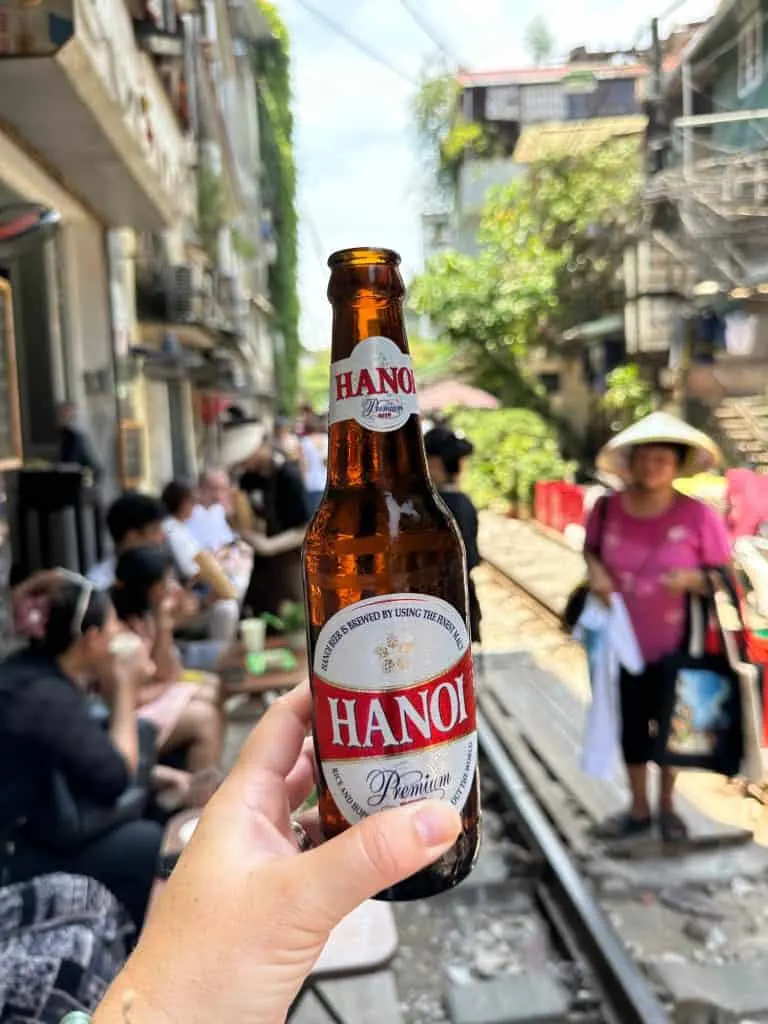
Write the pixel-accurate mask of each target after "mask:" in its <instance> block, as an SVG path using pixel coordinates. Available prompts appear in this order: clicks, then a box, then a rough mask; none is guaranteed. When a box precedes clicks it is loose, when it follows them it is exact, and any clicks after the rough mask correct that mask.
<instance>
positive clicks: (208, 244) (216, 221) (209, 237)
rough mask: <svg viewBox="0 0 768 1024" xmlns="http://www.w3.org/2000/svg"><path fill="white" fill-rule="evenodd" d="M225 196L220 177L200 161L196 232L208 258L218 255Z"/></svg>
mask: <svg viewBox="0 0 768 1024" xmlns="http://www.w3.org/2000/svg"><path fill="white" fill-rule="evenodd" d="M224 216H225V197H224V188H223V185H222V182H221V178H220V177H219V175H218V174H216V172H215V171H214V170H213V168H212V167H211V166H210V164H207V163H205V162H204V161H201V163H200V165H199V167H198V170H197V233H198V235H199V236H200V244H201V245H202V247H203V250H204V251H205V253H206V254H207V256H208V258H209V259H210V260H211V261H212V262H213V263H215V262H216V259H217V256H218V247H219V232H220V231H221V229H222V227H223V225H224Z"/></svg>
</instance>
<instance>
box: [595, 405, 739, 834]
mask: <svg viewBox="0 0 768 1024" xmlns="http://www.w3.org/2000/svg"><path fill="white" fill-rule="evenodd" d="M719 459H720V453H719V451H718V449H717V446H716V445H715V444H714V442H712V441H711V440H710V439H709V438H708V437H707V436H706V435H705V434H702V433H701V432H700V431H698V430H695V429H694V428H693V427H691V426H689V425H688V424H687V423H684V422H683V421H682V420H679V419H677V418H676V417H674V416H670V415H669V414H667V413H662V412H656V413H652V414H651V415H650V416H647V417H645V418H644V419H642V420H640V421H639V422H638V423H635V424H633V425H632V426H631V427H629V428H627V429H626V430H624V431H622V432H621V433H620V434H618V435H617V436H616V437H614V438H613V439H612V440H611V441H609V442H608V443H607V444H606V445H605V446H604V447H603V449H602V450H601V451H600V453H599V455H598V458H597V465H598V468H599V469H601V470H603V471H604V472H607V473H612V474H616V475H618V476H620V477H621V478H622V479H623V480H624V481H625V482H626V485H627V486H626V489H625V490H623V491H622V492H620V493H618V494H612V495H609V496H607V497H603V498H601V499H600V500H599V501H598V502H597V504H596V505H595V507H594V508H593V510H592V512H591V514H590V516H589V519H588V521H587V527H586V540H585V545H584V554H585V557H586V561H587V568H588V581H589V586H590V589H591V590H592V592H593V593H594V594H596V595H598V596H599V597H600V598H602V599H603V600H604V601H605V602H606V603H608V602H609V601H610V598H611V595H612V594H613V593H614V592H617V593H619V594H621V596H622V597H623V599H624V602H625V605H626V608H627V612H628V614H629V619H630V622H631V624H632V627H633V629H634V631H635V634H636V637H637V641H638V644H639V646H640V651H641V653H642V656H643V659H644V662H645V669H644V671H643V672H642V673H641V674H640V675H630V674H629V673H627V672H626V671H625V670H622V672H621V678H620V704H621V717H622V736H621V746H622V754H623V757H624V761H625V764H626V767H627V774H628V777H629V786H630V791H631V803H630V806H629V808H628V809H627V810H626V811H623V812H622V813H620V814H618V815H615V816H613V817H611V818H609V819H608V820H607V821H606V822H604V823H603V825H602V827H601V829H600V832H601V834H602V836H603V837H604V838H613V839H618V838H626V837H631V836H637V835H640V834H643V833H645V832H647V831H648V830H649V829H650V828H651V827H652V813H651V805H650V803H649V799H648V763H649V761H651V760H652V752H653V744H654V735H655V734H656V732H657V730H658V727H659V717H660V714H661V701H662V696H663V694H662V688H663V679H664V675H663V668H662V660H663V659H664V658H665V657H666V656H668V655H671V654H674V653H675V652H677V651H678V650H680V648H681V647H682V644H683V642H684V639H685V632H686V621H687V615H686V609H687V595H689V594H706V593H707V590H708V583H707V578H706V572H705V570H706V569H714V568H718V567H723V566H725V565H727V564H728V563H729V562H730V558H731V550H730V543H729V541H728V536H727V534H726V531H725V526H724V524H723V523H722V522H721V520H720V519H719V518H718V517H717V515H716V514H715V512H714V511H713V510H712V509H710V508H709V507H708V506H706V505H704V504H703V503H702V502H699V501H697V500H695V499H694V498H690V497H687V496H685V495H683V494H680V493H678V491H676V490H675V486H674V484H675V479H676V478H678V477H681V476H691V475H693V474H694V473H697V472H705V471H707V470H709V469H711V468H712V467H713V466H715V465H716V464H717V462H718V461H719ZM659 783H660V785H659V804H658V815H659V817H658V822H659V827H660V830H661V835H662V838H663V839H664V840H665V841H668V842H673V841H679V840H682V839H684V838H685V837H686V834H687V829H686V826H685V823H684V822H683V821H682V819H681V818H680V817H679V815H678V814H677V813H676V811H675V808H674V804H673V791H674V785H675V773H674V771H673V769H672V768H670V767H669V766H664V765H662V766H661V771H660V778H659Z"/></svg>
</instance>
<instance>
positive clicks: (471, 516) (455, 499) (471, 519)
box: [440, 491, 480, 569]
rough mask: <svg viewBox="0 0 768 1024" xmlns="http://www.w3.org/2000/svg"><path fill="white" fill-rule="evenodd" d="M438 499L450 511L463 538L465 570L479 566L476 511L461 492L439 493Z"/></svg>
mask: <svg viewBox="0 0 768 1024" xmlns="http://www.w3.org/2000/svg"><path fill="white" fill-rule="evenodd" d="M440 497H441V498H442V499H443V501H444V502H445V504H446V505H447V506H448V508H449V509H450V511H451V513H452V515H453V518H454V519H455V520H456V525H457V526H458V528H459V530H460V531H461V536H462V537H463V538H464V547H465V548H466V551H467V568H468V569H474V568H475V566H476V565H480V551H479V549H478V547H477V509H476V508H475V506H474V505H473V504H472V502H471V501H470V499H469V498H468V497H467V496H466V494H464V493H463V492H462V491H440Z"/></svg>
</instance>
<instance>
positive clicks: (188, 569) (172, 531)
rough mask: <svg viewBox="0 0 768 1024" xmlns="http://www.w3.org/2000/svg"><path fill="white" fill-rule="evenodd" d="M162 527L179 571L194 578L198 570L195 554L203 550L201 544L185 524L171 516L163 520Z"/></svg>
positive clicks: (187, 576)
mask: <svg viewBox="0 0 768 1024" xmlns="http://www.w3.org/2000/svg"><path fill="white" fill-rule="evenodd" d="M163 529H164V530H165V536H166V537H167V538H168V543H169V545H170V548H171V553H172V554H173V559H174V561H175V562H176V566H177V568H178V570H179V572H180V573H181V575H182V576H184V577H185V578H186V579H190V580H193V579H195V577H196V576H197V575H198V573H199V572H200V568H199V566H198V564H197V556H198V555H199V554H200V552H201V551H202V550H203V549H202V547H201V545H200V544H198V542H197V541H196V540H195V538H194V537H193V536H192V534H191V533H190V531H189V529H188V528H187V524H186V523H182V522H179V520H178V519H174V518H173V517H172V516H168V518H167V519H166V520H164V521H163Z"/></svg>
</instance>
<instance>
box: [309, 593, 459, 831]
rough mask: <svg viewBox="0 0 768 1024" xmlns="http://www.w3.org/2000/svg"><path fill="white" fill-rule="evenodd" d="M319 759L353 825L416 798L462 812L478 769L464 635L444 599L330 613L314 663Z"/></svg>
mask: <svg viewBox="0 0 768 1024" xmlns="http://www.w3.org/2000/svg"><path fill="white" fill-rule="evenodd" d="M312 681H313V697H314V724H315V742H316V745H317V755H318V758H319V760H320V763H321V765H322V769H323V775H324V777H325V781H326V784H327V785H328V788H329V790H330V793H331V796H332V797H333V799H334V802H335V803H336V806H337V807H338V808H339V811H340V812H341V814H342V815H343V816H344V817H345V818H346V820H347V821H348V822H350V824H354V823H355V822H358V821H361V820H362V819H363V818H365V817H367V816H368V815H369V814H375V813H376V812H377V811H382V810H385V809H386V808H388V807H397V806H399V805H401V804H406V803H411V802H413V801H415V800H422V799H426V798H433V799H439V800H447V801H449V802H450V803H451V804H453V806H454V807H456V809H457V810H459V811H460V810H462V809H463V807H464V805H465V803H466V801H467V798H468V796H469V794H470V791H471V789H472V785H473V783H474V779H475V771H476V767H477V733H476V724H475V690H474V679H473V673H472V654H471V649H470V641H469V636H468V634H467V628H466V625H465V623H464V620H463V619H462V617H461V615H460V614H459V612H458V611H457V610H456V609H455V608H454V607H453V606H452V605H450V604H448V603H447V602H446V601H443V600H441V599H439V598H435V597H430V596H428V595H426V594H388V595H384V596H382V597H372V598H368V599H367V600H364V601H360V602H358V603H356V604H353V605H349V606H348V607H346V608H343V609H342V610H341V611H339V612H337V613H336V614H335V615H333V616H332V617H331V618H330V619H329V620H328V622H327V623H326V624H325V626H323V628H322V630H321V631H320V635H319V637H318V640H317V645H316V648H315V656H314V664H313V680H312Z"/></svg>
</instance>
